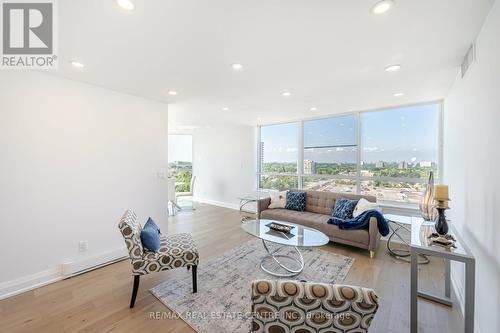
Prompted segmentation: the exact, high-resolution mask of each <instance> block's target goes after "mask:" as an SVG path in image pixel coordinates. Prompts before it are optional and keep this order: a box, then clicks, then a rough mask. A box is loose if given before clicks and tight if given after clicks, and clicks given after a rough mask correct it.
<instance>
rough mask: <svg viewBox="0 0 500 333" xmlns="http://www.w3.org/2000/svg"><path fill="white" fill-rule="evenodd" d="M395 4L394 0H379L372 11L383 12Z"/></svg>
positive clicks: (375, 12) (374, 12)
mask: <svg viewBox="0 0 500 333" xmlns="http://www.w3.org/2000/svg"><path fill="white" fill-rule="evenodd" d="M393 4H394V2H393V1H392V0H383V1H379V2H377V3H376V4H375V6H373V7H372V13H373V14H377V15H378V14H383V13H385V12H387V11H388V10H389V9H391V7H392V5H393Z"/></svg>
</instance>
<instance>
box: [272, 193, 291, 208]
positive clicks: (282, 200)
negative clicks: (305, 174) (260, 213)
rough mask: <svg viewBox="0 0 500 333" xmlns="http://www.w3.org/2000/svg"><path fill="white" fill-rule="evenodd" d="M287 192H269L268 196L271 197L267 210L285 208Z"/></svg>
mask: <svg viewBox="0 0 500 333" xmlns="http://www.w3.org/2000/svg"><path fill="white" fill-rule="evenodd" d="M287 193H288V191H281V192H269V196H270V197H271V203H270V204H269V206H268V207H267V208H269V209H274V208H285V205H286V194H287Z"/></svg>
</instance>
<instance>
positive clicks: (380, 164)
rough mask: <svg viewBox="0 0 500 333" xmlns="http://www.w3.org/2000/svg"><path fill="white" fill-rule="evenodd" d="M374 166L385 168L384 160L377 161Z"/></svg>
mask: <svg viewBox="0 0 500 333" xmlns="http://www.w3.org/2000/svg"><path fill="white" fill-rule="evenodd" d="M375 167H376V168H385V162H384V161H377V162H376V163H375Z"/></svg>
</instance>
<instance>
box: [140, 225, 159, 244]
mask: <svg viewBox="0 0 500 333" xmlns="http://www.w3.org/2000/svg"><path fill="white" fill-rule="evenodd" d="M141 242H142V245H143V246H144V247H145V248H146V249H148V250H149V251H152V252H156V251H158V250H159V249H160V229H159V228H158V226H157V225H156V223H155V222H154V221H153V219H152V218H148V221H147V222H146V224H145V225H144V228H142V231H141Z"/></svg>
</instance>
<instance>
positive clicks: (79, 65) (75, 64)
mask: <svg viewBox="0 0 500 333" xmlns="http://www.w3.org/2000/svg"><path fill="white" fill-rule="evenodd" d="M69 63H70V64H72V65H73V67H76V68H83V67H85V65H84V64H82V63H81V62H79V61H76V60H71V61H70V62H69Z"/></svg>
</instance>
